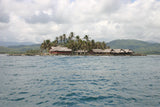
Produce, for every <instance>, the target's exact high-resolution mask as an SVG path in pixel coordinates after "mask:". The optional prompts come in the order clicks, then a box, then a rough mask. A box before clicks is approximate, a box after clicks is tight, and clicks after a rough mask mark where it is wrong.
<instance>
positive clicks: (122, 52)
mask: <svg viewBox="0 0 160 107" xmlns="http://www.w3.org/2000/svg"><path fill="white" fill-rule="evenodd" d="M111 54H115V55H121V54H125V51H124V50H123V49H113V50H112V52H111Z"/></svg>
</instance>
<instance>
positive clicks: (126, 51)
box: [123, 49, 134, 54]
mask: <svg viewBox="0 0 160 107" xmlns="http://www.w3.org/2000/svg"><path fill="white" fill-rule="evenodd" d="M123 50H124V51H125V53H126V54H133V53H134V52H133V51H132V50H131V49H123Z"/></svg>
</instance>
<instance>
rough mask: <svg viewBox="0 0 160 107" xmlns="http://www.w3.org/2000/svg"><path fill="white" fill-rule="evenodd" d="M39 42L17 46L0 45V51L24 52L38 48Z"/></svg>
mask: <svg viewBox="0 0 160 107" xmlns="http://www.w3.org/2000/svg"><path fill="white" fill-rule="evenodd" d="M39 49H40V44H34V45H18V46H8V47H4V46H0V53H9V52H26V51H27V50H39Z"/></svg>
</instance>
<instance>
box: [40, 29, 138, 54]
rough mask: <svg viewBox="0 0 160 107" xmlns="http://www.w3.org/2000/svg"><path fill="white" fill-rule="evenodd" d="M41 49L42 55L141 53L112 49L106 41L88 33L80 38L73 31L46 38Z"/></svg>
mask: <svg viewBox="0 0 160 107" xmlns="http://www.w3.org/2000/svg"><path fill="white" fill-rule="evenodd" d="M40 49H41V55H96V56H99V55H108V56H111V55H114V56H117V55H123V56H128V55H129V56H131V55H132V56H135V55H140V54H136V53H134V51H133V50H131V49H110V47H109V46H107V43H105V42H104V41H103V42H100V41H95V40H93V39H90V37H89V36H88V35H85V36H84V37H83V38H80V36H79V35H77V36H74V33H73V32H71V33H70V35H69V36H68V37H67V36H66V34H63V35H61V36H59V37H56V38H55V40H54V41H50V40H49V39H47V40H44V41H43V43H42V44H41V46H40Z"/></svg>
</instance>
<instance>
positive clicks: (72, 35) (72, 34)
mask: <svg viewBox="0 0 160 107" xmlns="http://www.w3.org/2000/svg"><path fill="white" fill-rule="evenodd" d="M70 37H71V40H72V39H73V37H74V33H73V32H71V33H70Z"/></svg>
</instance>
